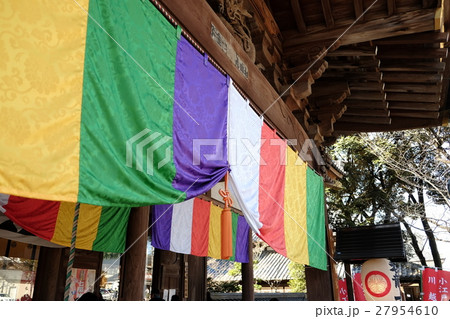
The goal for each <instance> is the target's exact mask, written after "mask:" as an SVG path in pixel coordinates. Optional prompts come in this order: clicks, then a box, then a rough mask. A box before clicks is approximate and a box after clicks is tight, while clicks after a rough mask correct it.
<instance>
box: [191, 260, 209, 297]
mask: <svg viewBox="0 0 450 319" xmlns="http://www.w3.org/2000/svg"><path fill="white" fill-rule="evenodd" d="M206 276H207V275H206V257H197V256H193V255H189V256H188V300H190V301H202V300H206V293H207V292H206Z"/></svg>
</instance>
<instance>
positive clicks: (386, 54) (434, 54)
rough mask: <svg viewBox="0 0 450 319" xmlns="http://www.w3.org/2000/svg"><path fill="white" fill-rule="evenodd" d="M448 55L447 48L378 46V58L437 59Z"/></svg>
mask: <svg viewBox="0 0 450 319" xmlns="http://www.w3.org/2000/svg"><path fill="white" fill-rule="evenodd" d="M447 55H448V49H447V48H414V49H410V48H397V47H380V48H379V50H378V54H377V56H378V58H380V59H439V58H445V57H447Z"/></svg>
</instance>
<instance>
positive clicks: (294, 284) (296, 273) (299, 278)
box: [288, 261, 306, 292]
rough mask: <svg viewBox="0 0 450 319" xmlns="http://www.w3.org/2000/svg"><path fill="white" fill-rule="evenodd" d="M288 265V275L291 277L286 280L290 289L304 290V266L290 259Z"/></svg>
mask: <svg viewBox="0 0 450 319" xmlns="http://www.w3.org/2000/svg"><path fill="white" fill-rule="evenodd" d="M288 267H289V275H290V276H291V278H292V279H291V280H289V282H288V285H289V287H290V288H291V291H292V292H306V277H305V266H304V265H301V264H297V263H295V262H293V261H291V262H290V263H289V265H288Z"/></svg>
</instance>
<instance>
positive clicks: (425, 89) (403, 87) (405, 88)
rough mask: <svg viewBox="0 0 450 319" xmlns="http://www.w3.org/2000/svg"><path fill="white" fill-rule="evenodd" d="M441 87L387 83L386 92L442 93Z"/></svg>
mask: <svg viewBox="0 0 450 319" xmlns="http://www.w3.org/2000/svg"><path fill="white" fill-rule="evenodd" d="M441 87H442V86H441V85H440V84H438V85H436V84H411V83H408V84H398V83H386V85H385V87H384V90H385V91H386V92H396V93H440V92H441Z"/></svg>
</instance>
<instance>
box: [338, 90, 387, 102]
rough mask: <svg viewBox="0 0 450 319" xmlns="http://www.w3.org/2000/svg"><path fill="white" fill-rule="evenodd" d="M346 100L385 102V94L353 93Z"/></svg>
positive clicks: (372, 92) (373, 92)
mask: <svg viewBox="0 0 450 319" xmlns="http://www.w3.org/2000/svg"><path fill="white" fill-rule="evenodd" d="M347 100H349V101H352V100H363V101H384V100H386V93H384V92H376V91H367V92H364V91H355V92H352V94H351V95H350V96H349V97H348V98H347Z"/></svg>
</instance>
